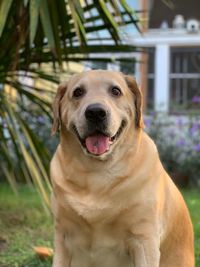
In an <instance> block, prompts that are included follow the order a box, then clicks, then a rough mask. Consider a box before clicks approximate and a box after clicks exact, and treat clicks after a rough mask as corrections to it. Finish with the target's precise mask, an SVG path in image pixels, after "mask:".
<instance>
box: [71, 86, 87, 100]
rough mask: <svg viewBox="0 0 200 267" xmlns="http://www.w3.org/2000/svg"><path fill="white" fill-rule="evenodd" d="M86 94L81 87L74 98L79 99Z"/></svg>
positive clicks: (75, 91)
mask: <svg viewBox="0 0 200 267" xmlns="http://www.w3.org/2000/svg"><path fill="white" fill-rule="evenodd" d="M84 94H85V90H84V89H83V88H81V87H77V88H76V89H75V90H74V92H73V97H74V98H79V97H81V96H83V95H84Z"/></svg>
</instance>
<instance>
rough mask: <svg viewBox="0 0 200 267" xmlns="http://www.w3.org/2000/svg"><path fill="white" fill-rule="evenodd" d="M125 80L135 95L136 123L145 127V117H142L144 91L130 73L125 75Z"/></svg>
mask: <svg viewBox="0 0 200 267" xmlns="http://www.w3.org/2000/svg"><path fill="white" fill-rule="evenodd" d="M125 81H126V83H127V85H128V87H129V89H130V90H131V92H132V93H133V94H134V96H135V112H136V114H135V125H136V127H138V128H144V123H143V118H142V93H141V91H140V89H139V88H138V86H137V83H136V81H135V80H134V79H133V77H132V76H130V75H125Z"/></svg>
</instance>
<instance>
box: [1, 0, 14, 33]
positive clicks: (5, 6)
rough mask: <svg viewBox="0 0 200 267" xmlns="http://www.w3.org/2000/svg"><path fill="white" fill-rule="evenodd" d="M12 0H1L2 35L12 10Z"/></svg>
mask: <svg viewBox="0 0 200 267" xmlns="http://www.w3.org/2000/svg"><path fill="white" fill-rule="evenodd" d="M11 4H12V0H6V1H2V2H1V7H0V36H1V35H2V32H3V30H4V26H5V23H6V20H7V17H8V12H9V10H10V7H11Z"/></svg>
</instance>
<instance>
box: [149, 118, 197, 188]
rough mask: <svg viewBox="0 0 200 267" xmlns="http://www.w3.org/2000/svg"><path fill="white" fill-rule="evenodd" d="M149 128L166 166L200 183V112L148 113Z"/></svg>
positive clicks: (169, 170)
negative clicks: (197, 113)
mask: <svg viewBox="0 0 200 267" xmlns="http://www.w3.org/2000/svg"><path fill="white" fill-rule="evenodd" d="M145 125H146V131H147V132H148V134H149V135H150V136H151V137H152V139H153V140H154V141H155V143H156V145H157V147H158V151H159V154H160V158H161V161H162V162H163V165H164V167H165V168H166V169H167V171H168V172H169V173H170V174H171V175H172V177H173V174H174V173H179V174H182V175H184V176H187V177H188V178H189V182H190V183H195V184H197V185H199V186H200V116H198V115H195V116H194V115H190V116H183V115H179V116H167V115H163V114H156V113H155V114H152V115H151V116H146V117H145Z"/></svg>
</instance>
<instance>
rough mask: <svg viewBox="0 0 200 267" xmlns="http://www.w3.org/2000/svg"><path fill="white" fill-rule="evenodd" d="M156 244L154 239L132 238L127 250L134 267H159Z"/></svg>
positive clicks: (158, 251)
mask: <svg viewBox="0 0 200 267" xmlns="http://www.w3.org/2000/svg"><path fill="white" fill-rule="evenodd" d="M158 244H159V243H158V242H157V240H156V239H155V238H152V239H139V238H135V237H132V238H131V239H130V240H129V242H128V250H129V253H130V255H131V258H132V261H133V263H134V267H159V262H160V250H159V245H158Z"/></svg>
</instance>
